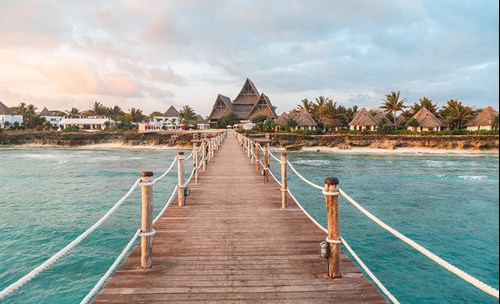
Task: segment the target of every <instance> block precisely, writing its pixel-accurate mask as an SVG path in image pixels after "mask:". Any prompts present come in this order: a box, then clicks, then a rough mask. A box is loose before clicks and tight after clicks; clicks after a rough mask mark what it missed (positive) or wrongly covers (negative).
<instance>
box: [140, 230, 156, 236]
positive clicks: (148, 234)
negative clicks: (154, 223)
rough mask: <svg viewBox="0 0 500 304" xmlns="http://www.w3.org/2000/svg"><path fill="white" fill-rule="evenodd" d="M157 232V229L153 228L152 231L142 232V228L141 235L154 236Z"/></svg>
mask: <svg viewBox="0 0 500 304" xmlns="http://www.w3.org/2000/svg"><path fill="white" fill-rule="evenodd" d="M155 234H156V230H154V229H151V231H150V232H142V230H141V236H153V235H155Z"/></svg>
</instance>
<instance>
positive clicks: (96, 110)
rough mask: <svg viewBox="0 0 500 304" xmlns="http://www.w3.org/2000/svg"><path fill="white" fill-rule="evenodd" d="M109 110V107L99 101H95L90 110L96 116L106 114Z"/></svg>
mask: <svg viewBox="0 0 500 304" xmlns="http://www.w3.org/2000/svg"><path fill="white" fill-rule="evenodd" d="M107 112H108V109H107V108H106V107H105V106H104V105H103V104H102V103H100V102H98V101H96V102H94V104H93V105H92V106H91V107H90V110H89V113H90V114H92V115H95V116H101V115H106V114H107Z"/></svg>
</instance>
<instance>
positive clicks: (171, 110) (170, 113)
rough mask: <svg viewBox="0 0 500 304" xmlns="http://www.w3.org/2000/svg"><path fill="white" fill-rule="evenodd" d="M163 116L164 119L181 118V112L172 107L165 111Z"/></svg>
mask: <svg viewBox="0 0 500 304" xmlns="http://www.w3.org/2000/svg"><path fill="white" fill-rule="evenodd" d="M163 116H164V117H179V116H180V114H179V111H177V109H176V108H174V106H170V108H168V110H167V111H165V113H164V114H163Z"/></svg>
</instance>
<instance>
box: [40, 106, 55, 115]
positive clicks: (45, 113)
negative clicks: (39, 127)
mask: <svg viewBox="0 0 500 304" xmlns="http://www.w3.org/2000/svg"><path fill="white" fill-rule="evenodd" d="M39 115H40V116H52V112H50V111H49V110H48V109H47V107H45V108H43V110H42V111H41V112H40V114H39Z"/></svg>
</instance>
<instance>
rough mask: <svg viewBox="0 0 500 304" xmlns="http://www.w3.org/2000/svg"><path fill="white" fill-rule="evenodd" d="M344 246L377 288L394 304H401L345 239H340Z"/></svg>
mask: <svg viewBox="0 0 500 304" xmlns="http://www.w3.org/2000/svg"><path fill="white" fill-rule="evenodd" d="M340 240H341V241H342V244H344V246H345V248H346V249H347V251H349V253H350V254H351V255H352V256H353V258H354V259H355V260H356V261H357V262H358V264H359V265H360V266H361V268H363V270H364V271H365V272H366V273H367V274H368V276H369V277H370V278H371V279H372V280H373V281H374V282H375V284H377V286H378V287H379V288H380V290H382V292H383V293H384V294H385V295H386V296H387V297H388V298H389V299H390V300H391V301H392V303H394V304H399V301H398V299H396V297H394V296H393V295H392V293H391V292H390V291H389V290H387V288H385V286H384V284H382V282H380V281H379V279H378V278H377V277H376V276H375V275H374V274H373V272H372V271H371V270H370V268H368V266H366V264H365V263H364V262H363V261H362V260H361V259H360V258H359V256H358V255H357V254H356V252H354V250H353V249H352V248H351V246H349V243H347V241H346V240H345V239H344V238H342V237H341V238H340Z"/></svg>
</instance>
